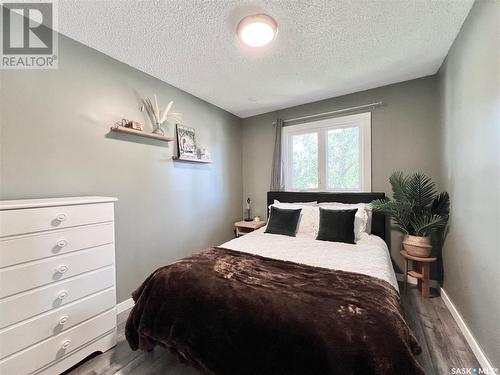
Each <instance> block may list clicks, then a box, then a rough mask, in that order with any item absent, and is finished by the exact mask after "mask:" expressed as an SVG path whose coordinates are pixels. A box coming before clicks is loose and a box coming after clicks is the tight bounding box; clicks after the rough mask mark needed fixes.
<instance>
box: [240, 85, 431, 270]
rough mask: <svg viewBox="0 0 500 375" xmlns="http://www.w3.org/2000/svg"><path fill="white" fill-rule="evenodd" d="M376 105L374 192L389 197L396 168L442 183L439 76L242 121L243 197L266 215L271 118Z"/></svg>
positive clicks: (396, 238) (395, 248) (395, 242)
mask: <svg viewBox="0 0 500 375" xmlns="http://www.w3.org/2000/svg"><path fill="white" fill-rule="evenodd" d="M378 101H383V102H384V103H386V106H384V107H379V108H376V109H375V110H374V111H373V112H372V190H373V191H383V192H386V193H390V192H391V188H390V185H389V182H388V178H389V176H390V174H391V173H392V172H393V171H395V170H403V171H408V172H416V171H421V172H424V173H426V174H427V175H429V176H430V177H432V178H433V179H434V180H435V181H437V182H438V181H439V177H440V172H439V171H440V165H439V161H438V160H439V157H440V153H439V128H438V125H437V120H438V103H437V90H436V77H435V76H431V77H425V78H420V79H416V80H412V81H407V82H403V83H398V84H394V85H390V86H385V87H380V88H376V89H372V90H368V91H363V92H358V93H355V94H351V95H346V96H341V97H337V98H333V99H328V100H323V101H319V102H315V103H310V104H306V105H302V106H298V107H293V108H288V109H285V110H282V111H278V112H272V113H267V114H263V115H259V116H254V117H250V118H246V119H244V120H243V196H244V198H246V197H250V198H251V199H252V200H253V201H254V210H255V214H259V215H262V216H265V215H266V192H267V191H268V190H269V184H270V181H271V162H272V157H273V147H274V128H273V126H272V125H271V123H272V121H273V120H275V119H276V118H278V117H281V118H285V119H286V118H293V117H297V116H302V115H308V114H314V113H319V112H325V111H332V110H335V109H341V108H346V107H351V106H356V105H360V104H366V103H372V102H378ZM401 238H402V235H401V234H400V233H399V232H395V231H394V232H393V233H392V241H391V244H392V246H391V248H392V250H391V252H392V256H393V259H394V261H395V262H396V263H397V264H398V266H399V267H401V266H402V262H401V257H400V255H399V250H400V249H401Z"/></svg>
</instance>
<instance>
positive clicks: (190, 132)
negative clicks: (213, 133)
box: [176, 124, 198, 159]
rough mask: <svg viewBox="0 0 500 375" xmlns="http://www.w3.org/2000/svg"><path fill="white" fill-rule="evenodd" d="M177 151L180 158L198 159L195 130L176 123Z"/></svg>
mask: <svg viewBox="0 0 500 375" xmlns="http://www.w3.org/2000/svg"><path fill="white" fill-rule="evenodd" d="M176 133H177V152H178V155H179V158H180V159H198V155H197V148H196V135H195V130H194V129H193V128H191V127H189V126H185V125H182V124H176Z"/></svg>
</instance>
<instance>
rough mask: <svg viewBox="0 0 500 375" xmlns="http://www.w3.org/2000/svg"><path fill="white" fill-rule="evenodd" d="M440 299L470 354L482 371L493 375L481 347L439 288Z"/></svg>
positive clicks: (442, 290)
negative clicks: (467, 346)
mask: <svg viewBox="0 0 500 375" xmlns="http://www.w3.org/2000/svg"><path fill="white" fill-rule="evenodd" d="M441 298H442V300H443V302H444V304H445V305H446V307H447V308H448V310H450V313H451V315H452V316H453V319H455V322H457V325H458V328H460V331H462V334H463V335H464V337H465V340H466V341H467V343H468V344H469V346H470V348H471V349H472V352H473V353H474V355H475V356H476V358H477V360H478V362H479V364H480V365H481V367H482V368H483V369H488V370H489V371H491V372H489V373H491V374H495V373H496V372H494V369H493V366H492V365H491V362H490V361H489V360H488V357H486V355H485V354H484V352H483V351H482V349H481V346H480V345H479V344H478V342H477V341H476V339H475V338H474V335H473V334H472V332H471V331H470V329H469V327H467V324H465V321H464V319H463V318H462V316H461V315H460V313H459V312H458V310H457V308H456V307H455V305H454V304H453V302H451V299H450V297H448V294H446V292H445V290H444V289H443V288H441Z"/></svg>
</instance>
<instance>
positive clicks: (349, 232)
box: [316, 207, 358, 244]
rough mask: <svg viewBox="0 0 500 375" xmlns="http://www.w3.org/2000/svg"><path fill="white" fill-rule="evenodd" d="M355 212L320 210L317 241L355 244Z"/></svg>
mask: <svg viewBox="0 0 500 375" xmlns="http://www.w3.org/2000/svg"><path fill="white" fill-rule="evenodd" d="M357 211H358V209H357V208H356V209H355V210H327V209H324V208H321V207H320V208H319V231H318V237H316V239H317V240H322V241H332V242H344V243H350V244H354V243H355V242H354V216H355V215H356V212H357Z"/></svg>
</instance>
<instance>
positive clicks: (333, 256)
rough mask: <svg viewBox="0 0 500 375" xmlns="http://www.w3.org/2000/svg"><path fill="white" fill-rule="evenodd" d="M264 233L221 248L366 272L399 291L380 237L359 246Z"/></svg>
mask: <svg viewBox="0 0 500 375" xmlns="http://www.w3.org/2000/svg"><path fill="white" fill-rule="evenodd" d="M264 230H265V228H261V229H259V230H256V231H254V232H252V233H249V234H246V235H244V236H243V237H239V238H235V239H233V240H231V241H228V242H226V243H224V244H222V245H220V247H223V248H226V249H230V250H235V251H241V252H244V253H250V254H255V255H260V256H264V257H268V258H273V259H279V260H287V261H291V262H295V263H301V264H306V265H310V266H315V267H323V268H330V269H333V270H342V271H349V272H357V273H362V274H365V275H368V276H373V277H377V278H379V279H382V280H385V281H387V282H388V283H390V284H391V285H392V286H393V287H394V288H395V289H396V290H399V289H398V283H397V281H396V275H395V274H394V270H393V268H392V263H391V257H390V255H389V251H388V249H387V245H386V244H385V242H384V241H383V240H382V239H381V238H380V237H377V236H373V235H366V236H365V237H364V238H362V239H361V240H360V241H359V242H358V243H357V244H356V245H350V244H345V243H340V242H329V241H317V240H316V239H315V237H314V236H313V235H308V234H298V235H297V237H288V236H282V235H278V234H267V233H264Z"/></svg>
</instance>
